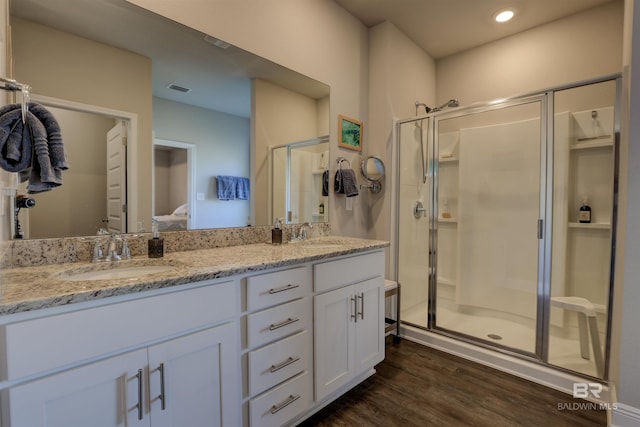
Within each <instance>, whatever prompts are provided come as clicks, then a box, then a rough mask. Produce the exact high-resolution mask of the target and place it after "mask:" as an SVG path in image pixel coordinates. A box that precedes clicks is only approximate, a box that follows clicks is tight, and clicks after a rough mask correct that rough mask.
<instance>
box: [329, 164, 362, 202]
mask: <svg viewBox="0 0 640 427" xmlns="http://www.w3.org/2000/svg"><path fill="white" fill-rule="evenodd" d="M333 188H334V190H335V192H336V193H339V194H344V195H345V196H347V197H353V196H357V195H358V180H357V178H356V173H355V172H354V171H353V169H338V171H337V172H336V179H335V181H334V183H333Z"/></svg>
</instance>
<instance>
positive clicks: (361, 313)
mask: <svg viewBox="0 0 640 427" xmlns="http://www.w3.org/2000/svg"><path fill="white" fill-rule="evenodd" d="M357 298H358V299H359V300H360V313H358V314H359V315H360V318H361V319H362V320H364V292H362V293H361V294H360V295H358V297H357Z"/></svg>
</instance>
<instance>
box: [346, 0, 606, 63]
mask: <svg viewBox="0 0 640 427" xmlns="http://www.w3.org/2000/svg"><path fill="white" fill-rule="evenodd" d="M335 1H336V2H337V3H338V4H339V5H341V6H342V7H343V8H345V9H346V10H348V11H349V12H350V13H351V14H352V15H354V16H355V17H356V18H358V19H359V20H360V21H362V22H363V23H364V24H365V25H366V26H367V27H372V26H374V25H376V24H379V23H381V22H384V21H390V22H391V23H393V24H394V25H395V26H396V27H398V29H399V30H400V31H402V32H403V33H404V34H406V35H407V36H408V37H409V38H410V39H411V40H413V41H414V42H415V43H417V44H418V45H419V46H420V47H422V49H423V50H424V51H425V52H427V53H428V54H429V55H430V56H431V57H432V58H434V59H439V58H444V57H446V56H449V55H452V54H454V53H458V52H462V51H465V50H467V49H471V48H474V47H477V46H480V45H483V44H485V43H488V42H491V41H494V40H498V39H501V38H503V37H507V36H510V35H513V34H516V33H519V32H522V31H525V30H528V29H530V28H533V27H536V26H539V25H542V24H545V23H548V22H551V21H555V20H557V19H560V18H563V17H566V16H569V15H572V14H575V13H577V12H580V11H583V10H586V9H590V8H593V7H595V6H598V5H601V4H604V3H608V2H610V1H612V0H335ZM509 7H511V8H513V9H515V11H516V16H515V17H514V18H513V19H512V20H511V21H509V22H507V23H503V24H498V23H496V22H495V21H494V20H493V16H494V15H495V13H496V12H498V11H500V10H503V9H506V8H509Z"/></svg>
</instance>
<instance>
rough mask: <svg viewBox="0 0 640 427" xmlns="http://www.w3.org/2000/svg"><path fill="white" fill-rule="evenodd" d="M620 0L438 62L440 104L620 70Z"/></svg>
mask: <svg viewBox="0 0 640 427" xmlns="http://www.w3.org/2000/svg"><path fill="white" fill-rule="evenodd" d="M622 21H623V7H622V1H620V0H618V1H614V2H611V3H607V4H605V5H604V6H601V7H598V8H595V9H590V10H588V11H586V12H583V13H580V14H577V15H574V16H571V17H568V18H565V19H560V20H558V21H554V22H551V23H549V24H546V25H542V26H540V27H537V28H534V29H531V30H529V31H525V32H523V33H520V34H516V35H514V36H511V37H507V38H504V39H502V40H498V41H496V42H493V43H488V44H486V45H484V46H480V47H478V48H476V49H472V50H469V51H465V52H462V53H459V54H457V55H453V56H450V57H448V58H444V59H441V60H439V61H438V63H437V100H438V104H440V103H442V102H445V101H446V100H447V99H450V98H458V99H459V100H460V103H461V105H471V104H473V103H475V102H485V101H490V100H493V99H496V98H502V97H507V96H514V95H518V94H523V93H528V92H532V91H538V90H543V89H546V88H549V87H553V86H558V85H563V84H566V83H571V82H576V81H579V80H585V79H589V78H593V77H599V76H603V75H607V74H612V73H619V72H621V71H622Z"/></svg>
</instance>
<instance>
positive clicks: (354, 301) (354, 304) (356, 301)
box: [351, 297, 358, 323]
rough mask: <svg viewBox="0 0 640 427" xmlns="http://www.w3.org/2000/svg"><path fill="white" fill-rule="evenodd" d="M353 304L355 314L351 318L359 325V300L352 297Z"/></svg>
mask: <svg viewBox="0 0 640 427" xmlns="http://www.w3.org/2000/svg"><path fill="white" fill-rule="evenodd" d="M351 302H352V303H353V314H352V315H351V318H352V319H353V320H354V321H355V323H358V300H357V299H356V298H354V297H351Z"/></svg>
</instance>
